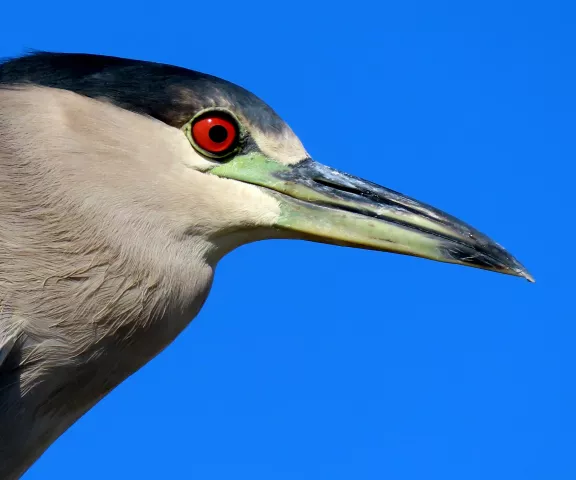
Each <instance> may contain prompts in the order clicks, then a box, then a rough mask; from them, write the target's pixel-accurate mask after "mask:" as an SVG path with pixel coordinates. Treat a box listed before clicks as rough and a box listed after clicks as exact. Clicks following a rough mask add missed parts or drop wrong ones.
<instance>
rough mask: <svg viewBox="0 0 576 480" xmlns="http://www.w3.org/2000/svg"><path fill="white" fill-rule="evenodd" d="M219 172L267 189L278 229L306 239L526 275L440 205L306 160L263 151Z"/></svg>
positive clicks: (499, 249)
mask: <svg viewBox="0 0 576 480" xmlns="http://www.w3.org/2000/svg"><path fill="white" fill-rule="evenodd" d="M212 173H213V174H216V175H219V176H222V177H227V178H233V179H236V180H240V181H244V182H247V183H253V184H255V185H259V186H261V187H265V188H266V189H268V190H269V193H271V194H272V195H274V196H275V198H276V199H277V200H278V202H279V203H280V206H281V215H280V218H279V219H278V222H277V226H278V227H279V228H282V229H287V230H291V231H293V232H298V236H299V237H301V238H305V239H308V240H313V241H318V242H322V243H331V244H336V245H346V246H353V247H359V248H368V249H373V250H381V251H387V252H394V253H401V254H404V255H412V256H417V257H423V258H428V259H431V260H437V261H440V262H448V263H456V264H460V265H466V266H469V267H476V268H482V269H485V270H492V271H495V272H500V273H505V274H508V275H516V276H519V277H524V278H526V279H527V280H528V281H530V282H533V281H534V279H533V278H532V276H531V275H530V274H529V273H528V272H527V270H526V269H525V268H524V267H523V266H522V265H521V264H520V263H519V262H518V261H517V260H516V259H515V258H514V257H513V256H512V255H510V254H509V253H508V252H507V251H506V250H504V248H502V247H501V246H500V245H498V244H497V243H496V242H494V241H493V240H491V239H490V238H488V237H487V236H485V235H484V234H482V233H480V232H479V231H478V230H475V229H474V228H472V227H471V226H469V225H467V224H465V223H464V222H462V221H460V220H458V219H457V218H455V217H452V216H451V215H448V214H446V213H444V212H442V211H440V210H438V209H436V208H434V207H431V206H429V205H426V204H424V203H421V202H418V201H416V200H414V199H412V198H409V197H406V196H404V195H402V194H400V193H398V192H395V191H393V190H390V189H387V188H385V187H381V186H380V185H377V184H375V183H372V182H368V181H366V180H363V179H361V178H358V177H354V176H352V175H349V174H347V173H343V172H340V171H338V170H335V169H332V168H330V167H326V166H324V165H321V164H318V163H316V162H314V161H313V160H311V159H305V160H303V161H301V162H299V163H297V164H294V165H284V164H280V163H278V162H276V161H273V160H271V159H269V158H267V157H264V156H263V155H262V154H260V153H251V154H248V155H245V156H239V157H237V158H235V159H234V160H232V161H231V162H229V163H227V164H223V165H221V166H218V167H216V168H214V169H213V170H212Z"/></svg>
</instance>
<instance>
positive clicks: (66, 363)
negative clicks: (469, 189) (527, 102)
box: [0, 51, 533, 480]
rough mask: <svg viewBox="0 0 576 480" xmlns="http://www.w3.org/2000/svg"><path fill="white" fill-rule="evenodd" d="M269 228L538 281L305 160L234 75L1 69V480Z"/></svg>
mask: <svg viewBox="0 0 576 480" xmlns="http://www.w3.org/2000/svg"><path fill="white" fill-rule="evenodd" d="M364 153H365V154H367V155H368V154H373V152H364ZM265 239H295V240H308V241H314V242H320V243H326V244H333V245H340V246H347V247H356V248H364V249H370V250H377V251H385V252H392V253H399V254H404V255H412V256H418V257H423V258H427V259H431V260H435V261H440V262H447V263H453V264H460V265H464V266H470V267H476V268H480V269H485V270H491V271H495V272H499V273H504V274H509V275H514V276H519V277H524V278H525V279H527V280H529V281H533V278H532V277H531V276H530V274H529V273H528V271H527V270H526V268H525V267H524V266H523V265H522V264H520V263H519V262H518V261H517V260H516V259H515V258H514V257H513V256H512V255H511V254H509V253H508V252H507V251H506V250H505V249H504V248H503V247H502V246H500V245H499V244H497V243H496V242H495V241H493V240H491V239H490V238H489V237H487V236H486V235H484V234H482V233H480V232H479V231H478V230H476V229H474V228H473V227H471V226H470V225H468V224H466V223H464V222H462V221H461V220H459V219H457V218H455V217H453V216H451V215H449V214H447V213H444V212H442V211H440V210H438V209H436V208H434V207H432V206H430V205H427V204H425V203H422V202H420V201H418V200H415V199H413V198H411V197H408V196H405V195H403V194H401V193H399V192H396V191H394V190H391V189H388V188H386V187H383V186H380V185H378V184H376V183H372V182H370V181H367V180H364V179H361V178H359V177H356V176H353V175H350V174H348V173H345V172H342V171H339V170H336V169H334V168H331V167H329V166H325V165H323V164H320V163H318V162H316V161H315V160H313V159H312V158H311V156H310V155H309V154H308V152H307V151H306V149H305V147H304V146H303V144H302V142H301V141H300V140H299V138H298V137H297V136H296V134H295V133H294V131H293V130H292V129H291V128H290V127H289V126H288V125H287V124H286V123H285V122H284V121H283V120H282V119H281V118H280V116H279V115H278V114H277V113H276V112H275V111H274V110H273V109H272V108H271V107H270V106H268V105H267V104H266V103H264V101H263V100H261V99H260V98H258V97H257V96H256V95H254V94H253V93H251V92H249V91H248V90H246V89H244V88H243V87H241V86H238V85H236V84H233V83H231V82H228V81H226V80H223V79H221V78H218V77H215V76H212V75H208V74H205V73H200V72H197V71H193V70H189V69H187V68H184V67H180V66H173V65H167V64H162V63H155V62H147V61H143V60H134V59H126V58H119V57H112V56H104V55H96V54H85V53H63V52H58V53H53V52H44V51H35V52H28V53H26V54H24V55H21V56H18V57H15V58H10V59H6V60H4V61H3V62H2V63H0V478H2V479H5V480H12V479H16V478H20V477H21V476H22V475H23V474H24V473H25V472H26V471H27V470H28V469H29V467H30V466H31V465H32V464H33V463H34V462H35V461H36V460H37V459H38V457H39V456H40V455H41V454H42V453H43V452H44V451H45V450H46V449H47V448H48V447H49V446H50V445H51V444H52V443H53V442H54V441H55V440H56V439H57V438H58V437H59V436H60V435H61V434H62V433H63V432H65V431H66V430H67V429H68V428H69V427H70V426H71V425H72V424H73V423H74V422H75V421H76V420H78V419H79V418H80V417H81V416H82V415H83V414H85V413H86V412H87V411H88V410H90V408H91V407H93V406H94V405H95V404H96V403H97V402H98V401H99V400H101V399H102V398H103V397H104V396H106V395H107V394H108V393H109V392H110V391H111V390H112V389H114V388H115V387H116V386H117V385H118V384H120V383H121V382H122V381H124V380H125V379H126V378H127V377H128V376H130V375H131V374H132V373H134V372H135V371H137V370H138V369H139V368H141V367H142V366H143V365H145V364H146V363H147V362H149V361H150V360H151V359H153V358H154V357H155V356H156V355H158V354H159V353H160V352H161V351H162V350H164V349H165V348H166V347H167V346H168V345H169V344H170V343H171V342H172V341H173V340H174V339H175V338H176V337H177V336H178V334H179V333H180V332H181V331H182V330H183V329H184V328H185V327H186V326H187V325H188V324H189V322H190V321H191V320H192V319H193V318H194V317H195V316H196V315H197V314H198V312H199V311H200V309H201V308H202V305H203V303H204V301H205V300H206V298H207V296H208V294H209V291H210V288H211V284H212V281H213V276H214V270H215V268H216V265H217V264H218V262H219V260H220V259H221V258H222V257H223V256H224V255H226V254H227V253H229V252H230V251H232V250H234V249H235V248H237V247H239V246H241V245H244V244H246V243H250V242H255V241H260V240H265Z"/></svg>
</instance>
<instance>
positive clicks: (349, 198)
mask: <svg viewBox="0 0 576 480" xmlns="http://www.w3.org/2000/svg"><path fill="white" fill-rule="evenodd" d="M11 79H13V80H14V81H16V80H18V82H17V83H21V82H25V83H32V84H34V85H39V86H44V87H52V88H58V89H64V90H70V91H72V92H75V93H76V94H79V95H82V96H84V97H91V98H92V99H95V100H96V101H98V102H104V103H106V104H112V106H114V108H120V109H123V110H129V111H130V112H132V113H131V114H136V115H137V116H139V117H140V120H139V121H141V122H147V125H148V127H149V130H145V129H141V130H136V129H135V130H134V131H133V132H132V133H130V134H128V133H127V132H119V133H118V138H119V139H121V138H122V136H123V135H125V136H126V137H128V136H129V137H130V138H131V139H132V141H131V143H126V145H125V146H123V147H122V148H123V149H126V148H127V147H129V145H135V144H138V143H139V146H138V147H134V148H133V150H135V151H133V152H131V153H132V155H133V156H134V157H139V158H141V159H142V158H145V159H146V162H147V164H138V165H137V166H136V167H134V168H138V169H145V170H147V171H149V172H152V176H153V177H154V180H153V181H151V180H150V178H151V177H150V176H146V175H144V174H142V173H138V174H137V175H134V177H133V180H132V182H131V185H130V186H129V187H128V185H127V184H126V188H127V189H132V190H134V189H136V190H139V193H138V194H137V193H134V196H133V198H132V200H133V201H134V202H136V203H138V202H140V203H142V202H143V201H144V200H142V199H143V198H148V197H150V196H151V195H152V193H151V192H158V193H157V195H155V196H160V197H161V198H162V201H161V202H160V201H158V202H157V204H155V205H156V207H155V208H157V210H158V211H160V212H161V213H164V214H165V215H166V217H168V218H172V219H173V220H174V221H173V222H172V223H173V224H175V225H178V228H179V235H181V236H182V237H186V236H195V235H196V236H197V235H203V236H204V237H206V238H208V239H209V240H210V242H211V243H212V244H214V245H216V246H217V247H219V251H220V252H221V253H225V252H226V251H229V250H230V249H231V248H234V247H236V246H238V245H240V244H242V243H247V242H249V241H254V240H261V239H265V238H299V239H306V240H312V241H317V242H323V243H330V244H337V245H343V246H351V247H359V248H367V249H373V250H380V251H386V252H394V253H399V254H405V255H412V256H418V257H423V258H427V259H431V260H436V261H441V262H448V263H454V264H460V265H465V266H470V267H477V268H482V269H486V270H492V271H496V272H500V273H505V274H510V275H516V276H521V277H525V278H527V279H528V280H532V278H531V277H530V275H529V274H528V272H527V271H526V269H525V268H524V267H523V266H522V265H521V264H520V263H519V262H518V261H517V260H516V259H514V257H512V256H511V255H510V254H509V253H508V252H507V251H506V250H505V249H504V248H502V247H501V246H500V245H498V244H497V243H495V242H494V241H493V240H491V239H490V238H488V237H487V236H486V235H484V234H482V233H480V232H479V231H478V230H476V229H474V228H473V227H471V226H469V225H467V224H466V223H464V222H462V221H460V220H458V219H457V218H455V217H453V216H451V215H449V214H447V213H444V212H442V211H440V210H438V209H436V208H434V207H432V206H429V205H427V204H425V203H422V202H420V201H417V200H415V199H413V198H410V197H407V196H405V195H403V194H401V193H398V192H396V191H393V190H390V189H388V188H386V187H383V186H380V185H377V184H375V183H372V182H370V181H367V180H363V179H361V178H358V177H356V176H353V175H350V174H348V173H345V172H341V171H338V170H335V169H333V168H330V167H328V166H325V165H323V164H321V163H318V162H316V161H315V160H313V159H312V158H311V156H310V155H309V154H308V153H307V151H306V150H305V148H304V146H303V145H302V143H301V142H300V140H299V139H298V137H297V136H296V135H295V134H294V132H293V131H292V130H291V129H290V127H289V126H288V125H287V124H286V123H285V122H284V121H283V120H282V119H281V118H280V117H279V116H278V115H277V114H276V113H275V112H274V111H273V110H272V109H271V108H270V107H269V106H268V105H266V104H265V103H264V102H263V101H262V100H260V99H259V98H257V97H256V96H255V95H253V94H252V93H250V92H248V91H247V90H245V89H243V88H241V87H239V86H237V85H234V84H232V83H230V82H227V81H224V80H222V79H219V78H216V77H213V76H210V75H205V74H201V73H198V72H194V71H190V70H186V69H183V68H179V67H172V66H167V65H162V64H156V63H148V62H140V61H133V60H124V59H119V58H114V57H103V56H92V55H75V54H42V53H40V54H36V55H32V56H29V57H24V58H22V59H19V60H16V61H14V62H11V63H8V64H6V65H5V66H4V68H3V72H2V75H1V76H0V81H1V83H11ZM102 121H103V122H105V123H107V124H112V123H114V118H113V116H111V117H110V119H108V120H105V121H104V120H102ZM135 123H137V122H135ZM151 132H153V133H151ZM91 133H92V134H94V132H91ZM138 135H140V136H141V137H140V138H141V140H140V142H138V140H137V138H138ZM135 139H136V140H135ZM102 142H105V140H102ZM119 142H120V140H119ZM150 142H152V143H154V144H155V145H157V144H158V143H161V144H162V145H163V146H162V150H161V151H160V153H158V152H155V155H156V157H155V158H152V157H151V156H150V154H148V155H147V154H146V152H145V151H143V150H146V149H145V148H143V147H142V146H143V145H144V146H146V145H149V144H150ZM372 153H373V152H369V151H366V152H359V155H365V156H366V157H368V156H370V155H371V154H372ZM108 157H109V158H110V156H108ZM159 157H162V158H159ZM112 161H115V160H112ZM99 168H100V170H102V166H100V167H99ZM122 168H123V169H124V170H123V171H124V174H125V172H126V171H129V169H130V168H131V167H130V166H129V165H126V166H123V167H122ZM116 169H118V166H116ZM96 170H98V168H96ZM96 170H95V171H94V172H93V175H92V176H91V178H92V179H94V178H96V177H98V175H101V173H99V171H96ZM109 180H110V182H112V183H114V179H109ZM125 180H126V179H125ZM106 181H108V180H106ZM117 188H122V187H121V185H118V186H117ZM138 195H139V196H138ZM146 195H148V197H146ZM136 198H140V200H138V201H136V200H135V199H136ZM149 202H151V203H153V202H152V201H151V200H149Z"/></svg>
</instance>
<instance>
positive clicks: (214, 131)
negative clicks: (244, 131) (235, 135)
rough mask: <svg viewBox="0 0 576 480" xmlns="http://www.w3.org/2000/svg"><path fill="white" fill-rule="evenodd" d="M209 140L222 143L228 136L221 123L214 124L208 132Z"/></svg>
mask: <svg viewBox="0 0 576 480" xmlns="http://www.w3.org/2000/svg"><path fill="white" fill-rule="evenodd" d="M208 136H209V137H210V140H212V141H213V142H216V143H222V142H223V141H224V140H226V139H227V138H228V130H226V128H225V127H223V126H222V125H214V126H213V127H212V128H211V129H210V131H209V132H208Z"/></svg>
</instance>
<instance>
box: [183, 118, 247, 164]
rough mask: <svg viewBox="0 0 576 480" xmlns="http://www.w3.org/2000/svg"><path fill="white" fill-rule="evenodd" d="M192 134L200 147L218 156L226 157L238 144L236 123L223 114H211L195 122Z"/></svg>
mask: <svg viewBox="0 0 576 480" xmlns="http://www.w3.org/2000/svg"><path fill="white" fill-rule="evenodd" d="M191 133H192V139H193V140H194V142H195V143H196V145H197V146H198V147H200V148H201V149H202V150H204V151H206V152H207V153H210V154H212V155H216V156H223V155H226V154H227V153H229V152H230V151H231V150H232V149H233V148H234V147H235V146H236V144H237V142H238V127H237V125H236V122H235V121H234V120H233V119H232V118H231V117H230V116H229V115H226V114H225V113H221V112H209V113H207V114H206V115H203V116H201V117H200V118H198V119H197V120H195V121H194V123H193V124H192V128H191Z"/></svg>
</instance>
